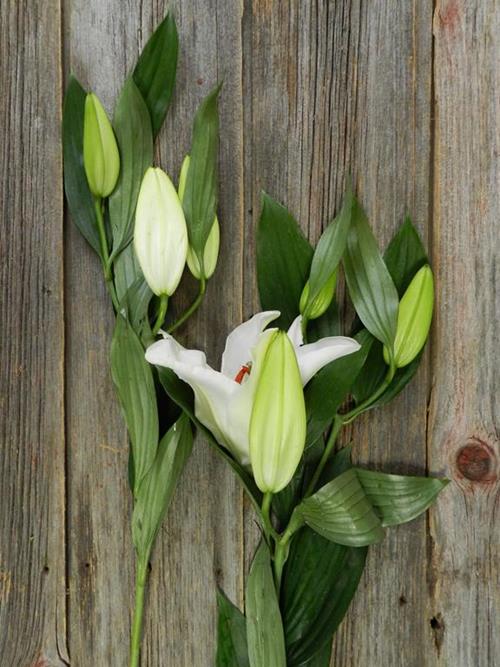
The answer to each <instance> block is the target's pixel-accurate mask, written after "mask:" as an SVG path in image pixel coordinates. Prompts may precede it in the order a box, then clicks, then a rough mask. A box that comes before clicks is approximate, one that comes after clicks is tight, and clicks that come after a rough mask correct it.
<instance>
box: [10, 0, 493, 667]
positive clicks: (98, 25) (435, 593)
mask: <svg viewBox="0 0 500 667" xmlns="http://www.w3.org/2000/svg"><path fill="white" fill-rule="evenodd" d="M434 4H435V6H434V5H433V2H432V0H424V1H422V2H410V1H409V0H408V1H407V2H406V1H405V2H399V3H395V2H392V0H380V2H362V1H361V0H339V1H338V2H326V1H325V2H322V1H319V2H301V1H298V0H297V1H295V0H294V1H293V2H280V1H279V0H253V1H251V0H238V1H233V0H209V1H208V2H207V1H206V0H193V1H191V2H182V0H176V1H175V2H169V3H168V8H170V9H172V10H173V11H174V13H175V16H176V20H177V24H178V28H179V34H180V43H181V50H180V59H179V74H178V85H177V89H176V94H175V96H174V101H173V106H172V110H171V112H170V114H169V117H168V120H167V124H166V127H165V128H164V130H163V131H162V134H161V136H160V141H159V149H158V152H157V159H158V162H159V163H160V164H161V165H162V166H163V167H164V168H166V169H167V170H168V171H169V172H170V173H171V174H172V176H174V177H176V176H177V173H178V170H179V166H180V163H181V160H182V157H183V155H184V153H185V152H186V151H187V150H188V147H189V144H190V133H191V119H192V117H193V113H194V111H195V109H196V107H197V105H198V103H199V101H200V100H201V98H202V97H203V95H204V94H206V93H207V92H208V90H209V89H210V88H211V87H212V85H213V84H214V83H215V82H216V81H217V80H220V79H224V88H223V92H222V95H221V100H220V110H221V127H222V141H221V149H220V168H221V203H220V220H221V225H222V248H221V261H220V264H219V267H218V269H217V272H216V274H215V276H214V278H213V280H212V281H211V283H210V285H209V292H208V296H207V299H206V301H205V303H204V305H203V307H202V309H201V310H200V312H199V314H198V315H197V317H196V318H195V320H193V321H192V322H191V325H190V327H189V329H188V330H186V331H184V332H182V336H183V340H184V342H186V343H188V344H190V345H193V346H196V347H202V348H205V349H207V351H208V356H209V360H210V361H212V362H214V363H216V362H217V361H218V360H219V358H220V354H221V352H222V348H223V345H224V339H225V336H226V334H227V332H228V331H229V330H230V329H231V328H232V327H233V326H234V325H235V324H237V323H238V322H240V321H241V319H242V317H244V316H248V315H250V314H251V313H252V312H253V311H255V310H256V308H257V307H258V301H257V297H256V289H255V272H254V263H253V261H254V259H253V250H254V228H255V224H256V221H257V219H258V214H259V210H260V203H259V197H260V190H261V189H265V190H267V191H268V192H269V193H270V194H271V195H273V196H274V197H276V198H277V199H280V200H281V201H283V202H284V203H286V204H287V206H288V207H289V208H290V210H291V211H292V212H293V213H294V214H295V216H296V217H297V219H299V220H300V222H301V224H302V226H303V228H304V230H305V231H306V232H307V233H308V235H309V236H310V238H311V239H312V240H313V241H315V240H316V239H317V238H318V236H319V234H320V233H321V229H322V228H323V227H324V225H325V224H326V223H327V222H328V221H329V219H331V216H332V215H333V214H334V213H335V211H336V209H337V207H338V204H339V201H340V197H341V194H342V189H343V186H344V180H345V177H346V175H347V174H349V173H351V174H352V176H353V180H354V182H355V184H356V187H357V189H358V191H359V195H360V197H361V200H362V202H363V204H364V205H365V207H366V208H367V210H368V213H369V215H370V218H371V221H372V223H373V226H374V227H375V229H376V231H377V234H378V237H379V238H380V239H381V241H382V242H383V243H386V242H387V241H388V240H389V238H390V236H391V235H392V233H393V231H394V230H395V228H396V226H397V225H398V223H399V222H400V221H401V220H402V218H403V216H404V214H405V212H407V211H408V212H410V213H411V215H412V216H413V218H414V220H415V221H416V223H417V225H418V227H419V229H420V231H421V232H422V234H423V236H424V238H425V240H426V242H427V244H428V246H429V249H430V254H431V256H432V259H433V262H434V268H435V270H436V279H437V280H436V290H437V294H438V301H437V314H436V318H435V323H434V333H433V340H432V346H431V353H430V354H428V355H427V356H428V358H427V359H426V362H425V363H424V364H423V366H422V368H421V370H420V371H419V373H418V376H417V378H416V379H415V380H414V382H413V384H412V385H411V386H410V387H409V388H407V389H406V391H405V392H404V393H403V394H402V395H401V396H400V397H399V398H398V400H397V401H396V402H395V403H394V404H393V405H392V406H391V407H389V408H383V409H382V410H380V411H377V412H373V413H370V414H369V415H368V416H366V417H365V418H363V420H360V421H359V423H357V424H356V425H355V427H354V429H352V432H351V433H346V436H345V437H348V436H352V437H353V438H354V440H355V443H356V452H357V457H358V459H359V460H361V461H363V462H370V463H371V464H373V465H374V466H376V467H378V468H380V469H384V470H398V471H401V472H424V471H429V472H433V473H444V474H446V475H447V476H449V477H450V478H451V479H452V480H453V483H452V484H451V485H450V487H448V490H447V491H446V493H445V494H443V497H442V498H441V499H440V501H439V503H438V505H437V507H436V508H435V509H434V510H433V511H432V512H431V513H430V514H429V516H428V517H427V519H421V520H419V521H416V522H414V523H412V524H410V525H408V526H404V527H400V528H398V529H396V530H394V531H392V533H390V536H389V538H388V539H387V540H386V541H385V542H384V543H383V544H382V545H380V546H377V547H374V548H372V549H371V551H370V557H369V561H368V567H367V570H366V572H365V575H364V578H363V581H362V584H361V587H360V589H359V591H358V594H357V596H356V599H355V601H354V604H353V606H352V607H351V610H350V612H349V614H348V616H347V618H346V620H345V621H344V623H343V625H342V626H341V629H340V631H339V633H338V635H337V638H336V642H335V647H334V656H333V660H332V665H333V664H335V665H336V667H348V666H351V665H355V666H356V667H399V666H400V665H404V667H422V666H425V667H438V666H441V665H442V666H443V667H444V666H446V667H448V666H451V665H453V667H455V666H456V667H476V666H478V667H483V666H484V667H491V666H495V665H496V664H500V663H499V662H498V660H499V658H498V656H499V655H500V645H499V635H498V631H497V630H496V628H495V617H497V618H498V617H499V615H500V600H499V590H500V581H499V553H500V551H499V550H500V544H499V542H500V540H499V534H498V524H499V519H498V491H499V483H498V478H497V475H498V469H499V463H498V457H499V455H500V452H499V447H498V433H497V424H496V420H497V419H498V416H497V415H498V395H499V387H498V365H497V364H498V354H497V351H496V350H497V347H498V342H497V341H495V335H496V331H497V329H498V312H499V305H500V304H499V300H498V288H497V286H496V273H495V260H496V259H497V258H498V253H499V250H500V248H499V243H498V232H497V231H496V224H497V220H498V215H499V210H500V202H499V199H498V188H499V185H500V179H499V170H498V151H499V125H498V119H497V116H498V111H499V109H500V105H499V101H500V100H499V94H498V90H500V86H499V84H500V81H499V72H500V67H499V63H498V52H499V44H498V41H499V40H498V35H499V28H500V25H499V17H500V8H499V6H498V2H497V0H472V1H471V2H465V0H446V1H445V0H437V2H436V3H434ZM166 10H167V2H165V1H164V0H158V1H156V2H154V3H147V2H141V3H135V2H130V1H127V2H123V1H122V0H106V2H102V1H101V0H87V1H85V2H84V1H83V0H49V1H48V2H44V3H32V2H28V1H27V0H21V1H20V2H14V0H7V1H6V2H4V3H2V5H1V7H0V27H1V28H2V34H3V35H5V36H6V38H5V39H4V40H2V43H1V45H0V60H1V62H2V68H1V70H0V89H1V90H2V91H3V92H4V94H3V95H2V97H1V100H0V119H1V120H0V136H1V138H2V144H1V145H2V158H3V159H2V164H1V166H0V170H1V171H0V173H1V179H0V191H1V201H2V209H1V210H2V225H3V226H2V237H1V259H2V262H1V269H0V270H1V285H2V290H3V292H2V294H3V298H2V300H1V304H0V314H1V318H2V319H1V329H2V353H1V365H0V377H1V383H2V384H1V387H2V391H1V408H2V411H1V418H0V434H1V446H2V457H1V459H0V483H1V486H0V498H1V510H0V666H1V667H42V666H43V667H49V666H50V667H62V665H64V664H71V665H73V666H74V667H87V666H88V665H96V667H108V666H110V667H114V666H115V665H116V666H117V667H118V666H119V665H125V664H126V659H127V653H128V634H129V626H130V615H131V605H132V596H131V589H132V583H133V578H134V573H133V554H132V547H131V542H130V536H129V532H130V528H129V512H130V500H129V491H128V486H127V480H126V460H127V441H126V433H125V429H124V426H123V422H122V419H121V416H120V413H119V410H118V407H117V403H116V399H115V397H114V393H113V388H112V385H111V381H110V377H109V370H108V368H109V365H108V353H109V343H110V337H111V332H112V326H113V318H112V311H111V307H110V304H109V300H108V297H107V295H106V292H105V289H104V286H103V281H102V277H101V271H100V267H99V264H98V261H97V259H96V257H95V256H94V255H93V254H92V252H91V251H90V250H89V248H88V247H87V246H86V244H85V242H84V241H83V239H82V238H81V237H80V236H79V234H78V233H77V231H76V230H75V229H74V227H73V225H72V224H71V223H70V221H69V220H66V221H65V226H64V239H65V241H64V248H63V203H62V187H61V185H62V173H61V166H62V165H61V159H60V135H59V131H60V125H59V124H60V116H61V90H62V84H63V79H64V77H66V76H67V74H68V73H69V71H73V72H75V74H76V75H77V76H78V77H79V78H80V79H81V80H82V82H83V83H84V84H85V85H87V86H89V87H92V88H93V89H94V90H95V92H96V93H97V94H98V95H99V96H100V97H101V99H102V100H103V101H104V103H105V106H106V107H107V109H108V110H111V109H112V106H113V102H114V99H115V98H116V95H117V92H118V90H119V87H120V85H121V83H122V81H123V79H124V77H125V75H126V74H127V72H128V71H129V70H130V68H131V67H132V65H133V63H134V61H135V60H136V57H137V54H138V53H139V50H140V49H141V48H142V46H143V45H144V43H145V41H146V39H147V38H148V36H149V34H150V33H151V31H152V29H153V27H154V25H156V23H157V22H158V21H159V20H160V19H161V18H162V17H163V15H164V14H165V12H166ZM61 71H62V73H61ZM63 250H64V253H63ZM63 259H64V263H63ZM63 267H64V280H63ZM191 288H192V285H189V284H188V285H187V286H186V287H185V289H184V290H183V293H182V294H181V295H180V298H179V299H178V305H182V303H183V302H185V301H186V299H188V298H189V295H190V290H191ZM64 323H65V324H64ZM65 340H66V342H64V341H65ZM495 343H496V345H495ZM65 435H66V437H65ZM195 452H196V453H195V456H194V457H193V458H192V459H191V461H190V463H189V465H188V469H187V471H186V474H185V475H184V478H183V482H182V485H181V489H180V491H179V492H178V493H177V494H176V496H175V499H174V504H173V506H172V508H171V511H170V513H169V517H168V520H167V521H166V522H165V525H164V528H163V530H162V532H161V536H160V539H159V542H158V545H157V548H156V550H155V552H154V555H153V559H152V572H151V587H150V593H149V607H148V611H147V617H146V629H145V645H144V655H143V661H142V662H143V665H144V666H145V665H148V666H149V667H206V666H207V665H211V664H213V653H214V645H215V595H214V592H215V583H216V582H218V583H219V584H220V585H222V587H223V588H224V589H225V590H226V592H227V593H228V595H229V596H230V597H231V598H232V599H233V600H234V601H237V602H239V603H241V602H242V584H243V576H244V572H245V569H246V565H247V563H248V560H249V558H250V557H251V555H252V550H253V548H254V544H255V537H256V531H255V526H254V524H253V522H252V514H251V512H250V511H249V510H248V507H247V505H246V503H245V502H244V500H243V498H242V492H241V489H240V487H239V485H238V483H237V482H236V481H235V479H234V477H233V476H232V474H231V472H230V471H228V470H227V468H226V467H225V465H224V463H223V462H221V461H220V460H218V458H217V457H215V456H214V454H213V452H212V451H211V450H210V449H209V447H208V446H207V445H206V444H205V443H203V442H198V443H197V445H196V450H195ZM243 518H245V522H243ZM270 667H272V666H270Z"/></svg>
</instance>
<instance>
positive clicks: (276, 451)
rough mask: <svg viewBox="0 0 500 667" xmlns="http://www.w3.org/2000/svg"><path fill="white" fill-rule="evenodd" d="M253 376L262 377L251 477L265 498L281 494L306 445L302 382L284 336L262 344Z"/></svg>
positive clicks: (258, 383)
mask: <svg viewBox="0 0 500 667" xmlns="http://www.w3.org/2000/svg"><path fill="white" fill-rule="evenodd" d="M252 373H255V374H256V375H257V380H256V387H255V397H254V403H253V407H252V413H251V417H250V429H249V444H250V462H251V464H252V472H253V476H254V478H255V482H256V484H257V486H258V487H259V489H260V490H261V491H262V492H263V493H268V492H271V493H277V492H278V491H281V489H284V488H285V486H286V485H287V484H288V483H289V482H290V480H291V479H292V477H293V474H294V472H295V470H296V469H297V466H298V465H299V462H300V459H301V457H302V453H303V451H304V446H305V439H306V408H305V402H304V391H303V389H302V380H301V376H300V371H299V367H298V364H297V357H296V354H295V349H294V346H293V344H292V341H291V340H290V338H289V337H288V336H287V334H286V333H285V332H283V331H274V332H269V334H268V335H267V336H264V337H263V338H262V339H261V342H260V343H259V345H258V347H257V350H256V352H255V362H254V365H253V367H252Z"/></svg>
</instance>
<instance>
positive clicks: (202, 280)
mask: <svg viewBox="0 0 500 667" xmlns="http://www.w3.org/2000/svg"><path fill="white" fill-rule="evenodd" d="M206 288H207V281H206V279H205V278H200V287H199V291H198V296H197V297H196V299H195V300H194V301H193V303H192V304H191V305H190V306H189V308H187V309H186V310H185V311H184V312H183V313H182V315H181V316H180V317H179V319H177V320H176V321H175V322H174V323H173V324H171V325H170V326H169V328H168V329H167V332H168V333H172V332H174V331H175V330H176V329H178V328H179V327H180V326H181V325H182V324H184V322H185V321H186V320H187V319H189V318H190V317H191V315H192V314H193V313H194V312H195V311H196V310H197V308H199V306H200V304H201V302H202V301H203V297H204V296H205V291H206Z"/></svg>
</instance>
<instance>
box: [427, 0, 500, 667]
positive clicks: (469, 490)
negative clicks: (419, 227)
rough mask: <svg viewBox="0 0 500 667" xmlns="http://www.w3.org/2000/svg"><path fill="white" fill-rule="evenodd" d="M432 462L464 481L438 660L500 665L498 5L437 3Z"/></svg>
mask: <svg viewBox="0 0 500 667" xmlns="http://www.w3.org/2000/svg"><path fill="white" fill-rule="evenodd" d="M434 35H435V40H436V55H435V62H434V75H435V91H436V117H435V129H436V131H435V159H434V216H433V220H434V224H433V230H432V239H433V244H432V254H433V259H434V267H435V270H436V273H437V284H438V290H437V297H438V300H437V309H436V319H435V324H434V337H433V345H432V370H433V382H432V395H431V396H432V397H431V401H430V416H429V443H428V444H429V465H430V467H431V469H433V470H443V471H446V473H447V475H448V476H449V477H451V478H452V479H453V481H454V483H453V484H452V485H451V488H450V490H449V492H448V493H446V494H444V495H443V499H442V502H440V503H439V504H438V505H437V507H436V508H435V509H434V510H433V511H432V512H431V514H430V526H429V528H430V531H429V574H430V577H429V583H430V590H429V593H430V598H429V603H430V615H431V617H432V619H433V629H434V641H435V646H436V658H435V662H434V663H432V664H438V665H443V666H444V665H474V666H475V667H476V666H477V667H489V666H490V665H498V664H500V634H499V632H498V619H500V514H499V499H500V482H499V479H498V475H499V469H500V466H499V457H500V446H499V430H498V418H499V408H500V385H499V364H498V362H499V355H498V328H499V313H500V299H499V286H498V260H499V251H500V247H499V245H500V244H499V233H498V219H499V211H500V197H499V192H500V191H499V186H500V168H499V151H500V123H499V120H498V114H499V111H500V96H499V91H500V69H499V53H500V13H499V6H498V2H495V0H490V1H483V2H473V3H468V2H465V1H462V2H438V3H437V6H436V12H435V15H434Z"/></svg>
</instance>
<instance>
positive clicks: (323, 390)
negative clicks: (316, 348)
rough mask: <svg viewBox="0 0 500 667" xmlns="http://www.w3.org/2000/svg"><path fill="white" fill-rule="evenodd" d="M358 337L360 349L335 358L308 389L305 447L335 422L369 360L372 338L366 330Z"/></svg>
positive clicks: (311, 443)
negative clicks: (336, 415) (337, 413)
mask: <svg viewBox="0 0 500 667" xmlns="http://www.w3.org/2000/svg"><path fill="white" fill-rule="evenodd" d="M355 338H356V340H357V341H358V342H359V343H360V345H361V349H360V350H358V351H357V352H354V353H353V354H349V355H347V356H345V357H341V358H340V359H336V360H335V361H332V362H331V363H330V364H328V366H325V368H323V369H321V370H320V371H319V373H317V374H316V376H315V377H314V378H313V379H312V380H311V381H310V382H309V383H308V385H307V386H306V388H305V392H304V394H305V400H306V413H307V437H306V447H310V446H311V445H313V444H314V443H315V442H316V441H317V440H318V438H319V437H320V436H321V434H322V433H323V431H324V430H325V429H326V428H327V426H328V424H329V423H330V422H331V421H332V419H333V417H334V416H335V414H336V412H337V410H338V409H339V408H340V406H341V405H342V403H343V401H344V399H345V398H346V396H347V394H348V393H349V391H350V390H351V387H352V385H353V383H354V381H355V379H356V376H357V375H358V373H359V372H360V370H361V368H362V367H363V364H364V363H365V361H366V358H367V356H368V353H369V351H370V347H371V345H372V343H373V338H372V337H371V336H370V335H369V334H368V332H366V331H361V332H360V333H359V334H357V335H356V336H355Z"/></svg>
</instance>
